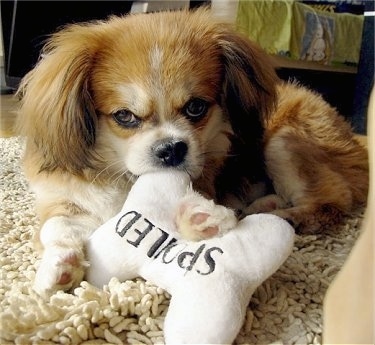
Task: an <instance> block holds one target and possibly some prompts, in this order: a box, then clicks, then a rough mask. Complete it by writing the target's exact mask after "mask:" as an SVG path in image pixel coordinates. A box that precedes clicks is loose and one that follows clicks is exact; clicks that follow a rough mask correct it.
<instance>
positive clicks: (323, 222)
mask: <svg viewBox="0 0 375 345" xmlns="http://www.w3.org/2000/svg"><path fill="white" fill-rule="evenodd" d="M270 213H272V214H274V215H276V216H279V217H281V218H284V219H285V220H287V221H288V222H289V223H290V224H291V225H292V226H294V227H295V229H296V230H297V232H299V233H303V234H317V233H320V232H323V231H324V230H326V229H327V228H329V227H330V226H332V225H334V224H337V223H338V222H339V221H340V220H341V218H342V216H343V212H342V211H340V210H339V209H337V208H336V207H334V206H331V205H318V206H316V205H311V206H310V205H303V206H295V207H290V208H286V209H277V210H274V211H272V212H270Z"/></svg>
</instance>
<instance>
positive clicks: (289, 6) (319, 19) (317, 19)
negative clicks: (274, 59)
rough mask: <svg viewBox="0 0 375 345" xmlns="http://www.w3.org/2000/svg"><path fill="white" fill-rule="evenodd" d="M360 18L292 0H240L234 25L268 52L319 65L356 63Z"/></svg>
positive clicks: (361, 26) (360, 37)
mask: <svg viewBox="0 0 375 345" xmlns="http://www.w3.org/2000/svg"><path fill="white" fill-rule="evenodd" d="M363 21H364V17H363V16H362V15H354V14H350V13H330V12H324V11H318V10H315V9H313V8H312V7H311V6H308V5H305V4H302V3H300V2H297V1H294V0H252V1H248V0H240V1H239V5H238V13H237V27H238V29H239V30H240V31H242V32H244V33H246V34H247V35H248V37H249V38H250V39H252V40H253V41H255V42H257V43H258V44H259V45H260V46H261V47H262V48H263V49H265V50H266V51H267V52H268V53H270V54H274V55H282V56H288V57H291V58H293V59H299V60H306V61H314V62H317V63H321V64H327V65H328V64H353V65H355V64H358V61H359V52H360V48H361V39H362V29H363Z"/></svg>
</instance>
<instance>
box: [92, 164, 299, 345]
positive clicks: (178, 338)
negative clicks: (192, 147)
mask: <svg viewBox="0 0 375 345" xmlns="http://www.w3.org/2000/svg"><path fill="white" fill-rule="evenodd" d="M190 184H191V183H190V179H189V177H188V175H187V174H185V173H183V172H178V171H168V170H167V171H160V172H155V173H149V174H145V175H142V176H140V177H139V178H138V180H137V181H136V183H135V184H134V186H133V188H132V190H131V192H130V193H129V196H128V198H127V200H126V202H125V204H124V207H123V209H122V211H121V212H120V213H119V214H118V215H117V216H115V217H114V218H112V219H111V220H109V221H108V222H107V223H105V224H104V225H102V226H101V227H100V228H99V229H98V230H96V231H95V233H94V234H93V235H92V237H91V238H90V240H89V242H88V245H87V253H88V259H89V262H90V267H89V268H88V271H87V274H86V279H87V281H88V282H90V283H92V284H94V285H96V286H98V287H102V286H103V285H104V284H107V283H108V282H109V280H110V279H111V278H112V277H117V278H118V279H120V280H122V281H124V280H127V279H133V278H135V277H139V276H140V277H143V278H144V279H146V280H149V281H151V282H153V283H154V284H156V285H158V286H160V287H162V288H164V289H166V290H167V291H168V292H169V293H170V294H171V296H172V297H171V301H170V306H169V309H168V312H167V315H166V318H165V322H164V338H165V342H166V343H167V344H229V343H232V341H233V340H234V339H235V337H236V336H237V334H238V332H239V330H240V328H241V326H242V324H243V322H244V318H245V314H246V308H247V306H248V304H249V302H250V298H251V296H252V294H253V293H254V291H255V289H256V288H257V287H258V286H259V285H260V284H261V283H262V282H263V281H264V280H265V279H267V278H268V277H269V276H270V275H271V274H273V273H274V272H275V271H276V270H277V269H278V268H279V267H280V265H281V264H282V263H283V262H284V261H285V260H286V258H287V257H288V255H289V254H290V252H291V250H292V247H293V243H294V230H293V228H292V227H291V226H290V225H289V224H288V223H287V222H286V221H284V220H283V219H281V218H279V217H277V216H274V215H268V214H257V215H251V216H247V217H246V218H244V219H242V220H241V221H240V222H238V224H237V225H236V226H235V227H234V228H233V229H231V230H230V231H228V232H226V233H224V234H222V235H221V236H217V237H214V238H210V239H207V240H201V241H198V242H192V241H186V240H183V239H181V236H180V235H179V234H178V232H177V230H176V225H175V215H176V212H177V205H178V200H180V199H181V198H183V197H185V196H186V194H187V193H192V192H193V191H192V189H191V186H190Z"/></svg>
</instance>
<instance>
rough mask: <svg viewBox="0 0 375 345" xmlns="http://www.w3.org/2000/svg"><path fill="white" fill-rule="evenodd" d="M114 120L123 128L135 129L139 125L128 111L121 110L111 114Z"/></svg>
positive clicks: (136, 118) (137, 120) (138, 121)
mask: <svg viewBox="0 0 375 345" xmlns="http://www.w3.org/2000/svg"><path fill="white" fill-rule="evenodd" d="M112 117H113V118H114V120H115V121H116V122H117V123H118V124H119V125H120V126H123V127H126V128H135V127H138V126H139V125H140V123H141V120H140V119H139V118H138V117H137V116H135V115H134V114H133V113H132V112H131V111H130V110H127V109H121V110H118V111H116V112H115V113H113V114H112Z"/></svg>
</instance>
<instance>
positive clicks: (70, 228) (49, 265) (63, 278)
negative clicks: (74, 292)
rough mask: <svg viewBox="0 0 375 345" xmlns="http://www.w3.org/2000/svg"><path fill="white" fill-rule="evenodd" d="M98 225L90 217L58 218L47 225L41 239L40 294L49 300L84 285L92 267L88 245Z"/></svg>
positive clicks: (36, 285) (37, 285)
mask: <svg viewBox="0 0 375 345" xmlns="http://www.w3.org/2000/svg"><path fill="white" fill-rule="evenodd" d="M98 225H99V224H97V222H96V221H95V220H94V219H93V218H92V217H90V216H88V215H73V216H54V217H51V218H49V219H48V220H47V221H46V222H45V223H44V225H43V226H42V228H41V230H40V233H39V239H38V240H39V244H40V245H41V246H42V247H43V255H42V259H41V261H40V265H39V267H38V270H37V273H36V276H35V280H34V290H35V291H36V292H38V293H39V294H40V295H41V296H43V297H46V298H48V297H49V296H50V295H52V294H53V293H54V292H56V291H58V290H65V291H67V290H70V289H73V288H75V287H77V286H78V285H79V284H80V282H81V281H82V279H83V276H84V270H85V267H87V265H88V263H87V262H86V261H85V255H84V245H85V242H86V240H87V238H88V237H89V235H90V234H91V233H92V232H93V231H94V230H95V229H96V228H97V227H98Z"/></svg>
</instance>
